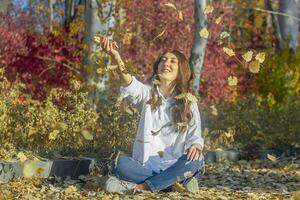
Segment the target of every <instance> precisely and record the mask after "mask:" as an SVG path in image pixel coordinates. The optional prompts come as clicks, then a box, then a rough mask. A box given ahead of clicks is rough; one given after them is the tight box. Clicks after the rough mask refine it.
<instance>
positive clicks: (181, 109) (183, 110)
mask: <svg viewBox="0 0 300 200" xmlns="http://www.w3.org/2000/svg"><path fill="white" fill-rule="evenodd" d="M166 53H172V54H174V55H175V56H176V57H177V59H178V76H177V78H176V80H175V81H174V83H173V84H174V85H175V88H174V91H173V94H172V96H176V95H179V94H182V93H188V92H190V93H192V81H193V79H194V75H193V72H192V69H191V68H190V65H189V62H188V60H187V58H186V57H185V55H184V54H183V53H181V52H180V51H178V50H174V49H172V50H168V51H166V52H164V53H163V54H162V55H161V56H160V57H159V58H158V59H157V60H156V61H155V62H154V64H153V74H152V76H151V78H150V81H152V82H153V80H155V79H157V80H159V77H158V65H159V63H160V62H161V58H162V56H163V55H165V54H166ZM149 102H152V103H151V110H152V111H153V110H156V109H157V107H158V106H159V105H160V103H161V101H160V100H159V99H158V91H157V89H156V87H152V93H151V99H150V100H149ZM190 104H191V103H190V102H189V101H186V100H184V99H176V102H175V104H174V106H173V107H172V112H173V113H174V121H175V123H181V124H184V125H183V126H182V125H181V126H179V127H178V130H179V132H180V133H184V132H185V131H186V130H187V126H188V124H189V122H190V120H191V118H192V113H191V108H190V107H191V105H190Z"/></svg>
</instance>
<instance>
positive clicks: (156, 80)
mask: <svg viewBox="0 0 300 200" xmlns="http://www.w3.org/2000/svg"><path fill="white" fill-rule="evenodd" d="M152 84H153V85H160V81H159V80H158V79H153V81H152Z"/></svg>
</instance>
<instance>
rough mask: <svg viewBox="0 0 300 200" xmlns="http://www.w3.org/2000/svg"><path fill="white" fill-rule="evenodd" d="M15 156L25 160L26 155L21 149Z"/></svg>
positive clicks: (22, 160)
mask: <svg viewBox="0 0 300 200" xmlns="http://www.w3.org/2000/svg"><path fill="white" fill-rule="evenodd" d="M17 157H18V158H19V159H20V161H21V162H24V161H26V160H27V156H26V155H25V154H24V153H23V152H22V151H21V152H19V153H18V155H17Z"/></svg>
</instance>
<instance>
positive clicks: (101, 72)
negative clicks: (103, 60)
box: [96, 68, 104, 74]
mask: <svg viewBox="0 0 300 200" xmlns="http://www.w3.org/2000/svg"><path fill="white" fill-rule="evenodd" d="M96 72H97V73H98V74H103V72H104V70H103V69H102V68H98V69H97V70H96Z"/></svg>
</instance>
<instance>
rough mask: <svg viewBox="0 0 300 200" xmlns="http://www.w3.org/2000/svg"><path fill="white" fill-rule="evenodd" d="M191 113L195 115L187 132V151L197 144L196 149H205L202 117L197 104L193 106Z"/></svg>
mask: <svg viewBox="0 0 300 200" xmlns="http://www.w3.org/2000/svg"><path fill="white" fill-rule="evenodd" d="M191 111H192V114H193V117H192V120H191V122H190V124H191V125H190V126H189V128H188V130H187V136H186V141H185V150H187V149H188V148H190V146H191V145H192V144H196V147H197V148H199V149H200V150H202V149H203V145H204V140H203V138H202V134H201V117H200V112H199V109H198V105H197V104H196V103H192V104H191Z"/></svg>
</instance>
